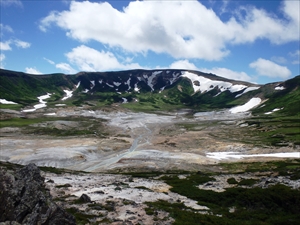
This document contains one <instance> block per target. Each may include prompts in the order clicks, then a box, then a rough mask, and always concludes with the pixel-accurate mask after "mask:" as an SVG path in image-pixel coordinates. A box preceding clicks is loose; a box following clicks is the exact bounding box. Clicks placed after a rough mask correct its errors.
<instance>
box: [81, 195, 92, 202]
mask: <svg viewBox="0 0 300 225" xmlns="http://www.w3.org/2000/svg"><path fill="white" fill-rule="evenodd" d="M79 200H80V201H82V202H91V198H90V197H89V196H88V195H87V194H82V195H81V196H80V198H79Z"/></svg>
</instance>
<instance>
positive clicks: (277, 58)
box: [271, 56, 287, 64]
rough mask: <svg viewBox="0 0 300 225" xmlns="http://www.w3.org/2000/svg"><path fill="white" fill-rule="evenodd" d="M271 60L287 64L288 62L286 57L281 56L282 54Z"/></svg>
mask: <svg viewBox="0 0 300 225" xmlns="http://www.w3.org/2000/svg"><path fill="white" fill-rule="evenodd" d="M271 60H272V61H274V62H277V63H280V64H285V63H287V60H286V58H284V57H281V56H273V57H272V58H271Z"/></svg>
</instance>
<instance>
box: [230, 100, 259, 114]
mask: <svg viewBox="0 0 300 225" xmlns="http://www.w3.org/2000/svg"><path fill="white" fill-rule="evenodd" d="M260 103H261V99H260V98H251V99H250V100H249V101H248V102H247V103H245V104H244V105H240V106H236V107H234V108H232V109H230V110H229V111H230V112H231V113H240V112H247V111H249V110H250V109H252V108H254V107H256V106H258V105H259V104H260Z"/></svg>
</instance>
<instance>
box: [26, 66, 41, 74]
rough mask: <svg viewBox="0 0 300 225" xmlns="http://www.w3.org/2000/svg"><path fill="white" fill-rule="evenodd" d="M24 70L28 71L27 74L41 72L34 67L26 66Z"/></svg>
mask: <svg viewBox="0 0 300 225" xmlns="http://www.w3.org/2000/svg"><path fill="white" fill-rule="evenodd" d="M25 72H26V73H29V74H37V75H38V74H42V73H41V72H40V71H38V70H37V69H36V68H32V67H26V68H25Z"/></svg>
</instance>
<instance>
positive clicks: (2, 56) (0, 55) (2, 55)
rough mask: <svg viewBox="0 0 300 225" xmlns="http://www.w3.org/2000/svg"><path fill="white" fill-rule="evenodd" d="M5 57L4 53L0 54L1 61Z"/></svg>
mask: <svg viewBox="0 0 300 225" xmlns="http://www.w3.org/2000/svg"><path fill="white" fill-rule="evenodd" d="M4 59H5V55H4V54H3V53H1V54H0V61H3V60H4Z"/></svg>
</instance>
